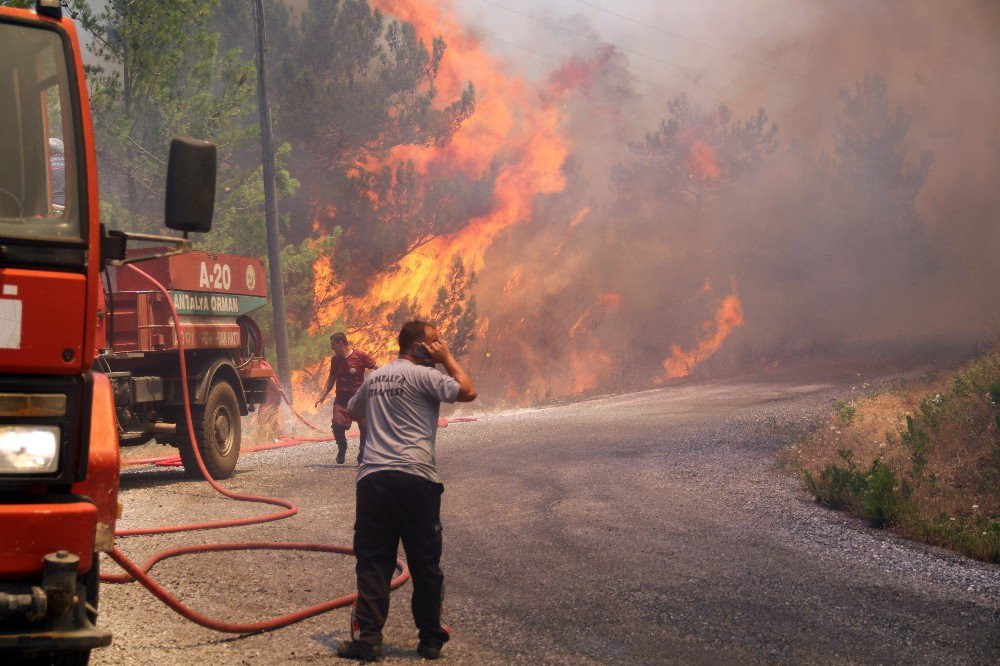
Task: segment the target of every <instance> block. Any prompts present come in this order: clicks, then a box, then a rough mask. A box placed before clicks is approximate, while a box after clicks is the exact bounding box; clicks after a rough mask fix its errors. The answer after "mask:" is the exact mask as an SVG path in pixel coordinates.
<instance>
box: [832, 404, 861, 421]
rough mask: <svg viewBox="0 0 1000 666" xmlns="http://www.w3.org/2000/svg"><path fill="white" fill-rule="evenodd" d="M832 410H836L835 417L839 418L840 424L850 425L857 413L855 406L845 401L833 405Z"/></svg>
mask: <svg viewBox="0 0 1000 666" xmlns="http://www.w3.org/2000/svg"><path fill="white" fill-rule="evenodd" d="M834 409H836V410H837V416H839V417H840V422H841V423H850V422H851V420H852V419H853V418H854V415H855V414H857V412H858V407H857V405H855V404H854V403H853V402H848V401H846V400H838V401H837V402H836V403H834Z"/></svg>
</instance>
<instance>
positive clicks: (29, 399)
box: [0, 0, 262, 664]
mask: <svg viewBox="0 0 1000 666" xmlns="http://www.w3.org/2000/svg"><path fill="white" fill-rule="evenodd" d="M170 153H171V154H170V161H169V164H168V176H167V190H166V225H167V226H168V227H170V228H172V229H176V230H179V231H184V232H185V235H186V234H187V232H191V231H206V230H207V229H208V228H209V226H210V225H211V217H212V207H213V205H214V196H215V148H214V146H212V145H211V144H206V143H204V142H196V141H189V140H187V141H175V142H174V143H173V144H172V145H171V151H170ZM97 193H98V184H97V170H96V164H95V151H94V140H93V131H92V127H91V120H90V111H89V108H88V98H87V89H86V85H85V80H84V70H83V65H82V62H81V60H80V50H79V45H78V42H77V37H76V34H75V32H74V29H73V25H72V22H71V21H70V20H69V19H68V18H63V17H62V14H61V9H60V2H59V0H38V5H37V6H36V10H35V11H27V10H17V9H10V8H3V7H0V663H3V664H7V663H15V662H16V661H21V662H22V663H25V662H26V663H46V664H50V663H67V664H77V663H86V661H87V660H88V658H89V653H90V650H91V648H95V647H100V646H103V645H108V644H109V643H110V641H111V635H110V633H109V632H107V631H106V630H102V629H100V628H98V627H97V626H95V620H96V615H97V610H96V606H97V586H98V572H97V569H98V567H97V563H98V558H97V553H99V552H102V551H104V552H106V551H109V550H110V549H111V548H112V547H113V545H114V529H115V521H116V519H117V516H118V512H119V504H118V472H119V456H118V436H119V430H118V424H117V420H116V417H115V407H116V404H118V403H121V396H120V393H119V395H116V391H115V389H114V386H116V385H119V384H121V379H122V375H116V374H115V373H119V372H129V370H128V369H121V368H122V367H125V365H126V364H127V363H128V362H129V361H128V359H127V358H125V357H124V356H123V355H127V354H128V353H130V352H129V351H128V350H126V349H125V347H126V346H127V345H126V344H125V343H124V342H122V343H121V345H122V346H121V348H119V344H118V342H117V340H118V337H117V334H116V335H114V336H112V337H113V344H109V343H108V342H107V341H105V342H103V343H102V342H100V341H98V339H97V331H98V313H99V309H100V295H101V291H102V290H101V268H102V266H103V265H104V263H105V261H106V260H107V259H108V258H109V257H114V258H118V259H124V258H125V252H124V245H125V241H126V240H127V238H128V236H127V235H126V234H112V233H104V231H103V229H102V227H101V225H100V223H99V206H98V199H97ZM204 260H205V261H206V266H205V268H206V270H208V271H209V272H210V277H214V275H213V274H214V271H215V268H214V266H210V265H208V263H207V262H208V261H209V258H207V257H205V258H204ZM195 261H197V260H195ZM166 264H167V269H168V271H169V270H170V269H171V266H170V262H169V260H168V261H167V262H166ZM198 268H199V270H200V268H201V267H200V266H199V267H198ZM125 270H127V268H122V269H119V276H118V277H119V279H121V280H122V281H125V280H126V278H125V276H124V275H123V274H122V273H123V271H125ZM220 270H221V269H220ZM230 270H232V268H231V269H230ZM232 278H233V279H234V280H235V279H236V275H235V274H234V275H233V276H232ZM259 278H260V276H256V275H255V277H254V279H255V280H256V279H259ZM223 279H224V278H223ZM261 281H262V280H261ZM173 286H174V288H182V287H183V285H180V284H177V283H175V284H174V285H173ZM144 291H149V288H148V287H146V286H140V285H136V287H135V289H134V292H133V293H132V294H131V295H126V294H124V293H122V294H119V295H116V296H114V297H113V300H114V301H115V304H118V305H119V307H118V309H117V310H116V311H114V313H113V314H112V315H111V316H110V322H112V324H111V325H113V324H114V323H117V322H120V323H119V327H120V329H119V330H120V331H121V332H122V333H123V335H124V331H125V329H129V330H130V331H131V333H132V334H133V335H134V337H137V338H138V339H139V340H140V342H138V343H135V344H134V346H135V347H136V353H139V352H142V351H145V350H146V349H147V347H148V348H149V350H150V351H152V352H156V351H157V350H158V349H160V347H164V348H166V347H169V346H170V344H171V340H170V337H169V335H168V334H167V333H166V332H165V331H163V330H162V329H156V328H143V326H145V324H144V323H142V322H143V320H142V319H141V318H142V317H143V316H146V315H145V314H143V312H146V313H148V312H150V311H152V312H153V314H154V319H155V318H156V317H160V316H162V314H161V315H157V314H156V307H157V303H155V299H154V298H151V297H149V296H148V295H146V296H144V295H143V292H144ZM192 293H197V290H193V291H192ZM143 300H144V301H145V304H144V305H143V304H140V301H143ZM127 307H132V312H134V319H133V320H132V323H131V324H130V323H128V322H129V321H130V320H129V317H130V316H133V315H130V314H127V313H126V308H127ZM144 307H145V308H146V310H145V311H144V310H143V308H144ZM210 307H211V304H210ZM194 309H195V310H197V308H194ZM191 316H192V317H197V316H198V315H197V314H192V315H191ZM104 323H105V326H107V325H108V318H107V317H106V318H105V322H104ZM189 323H190V325H189V326H188V329H186V330H187V331H189V332H190V334H191V335H193V336H194V342H195V344H194V346H195V347H198V346H199V342H200V339H199V336H201V335H202V333H201V329H199V325H198V322H197V321H196V320H191V321H190V322H189ZM223 328H225V329H226V331H227V333H224V334H223V333H219V334H218V335H220V336H223V335H224V336H228V337H227V338H226V340H227V341H229V342H234V343H235V342H236V330H237V329H238V330H239V331H240V332H242V331H244V330H247V331H249V333H248V336H249V335H250V334H252V330H251V328H241V327H240V325H239V323H238V322H237V323H236V328H233V326H231V325H225V326H223ZM185 335H186V333H185ZM143 336H145V338H143ZM122 339H123V340H124V337H123V338H122ZM216 341H218V339H216ZM242 342H243V341H242V338H241V341H240V344H242ZM240 344H237V345H235V346H232V347H230V349H231V350H235V351H234V352H233V353H234V358H242V359H243V360H241V361H239V362H240V363H242V362H243V361H245V360H246V358H245V356H239V348H240ZM248 344H249V343H248ZM99 346H100V347H103V348H106V349H107V351H108V352H109V353H108V355H107V356H108V358H107V359H106V360H107V363H104V361H102V362H101V363H100V365H99V366H97V367H95V366H94V358H95V349H97V348H98V347H99ZM195 351H197V350H195ZM250 356H253V355H252V354H251V355H250ZM119 362H120V363H121V364H122V365H121V366H118V365H116V363H119ZM252 367H253V366H252V364H248V365H246V366H244V367H242V368H238V370H240V371H242V372H243V375H240V377H241V380H242V378H243V377H249V376H250V374H252V372H253V371H251V373H248V368H252ZM258 369H259V367H258ZM226 373H227V371H226V370H223V369H222V367H221V366H220V367H217V368H216V369H215V370H214V372H213V371H212V370H211V368H209V369H205V368H202V370H201V372H200V374H199V377H198V379H197V380H196V381H197V382H198V389H199V390H200V391H202V400H203V401H202V403H201V407H199V409H203V410H204V408H205V406H207V405H210V404H211V403H212V401H213V399H216V400H217V401H218V402H222V403H227V404H228V406H229V409H230V416H232V417H233V418H234V419H235V418H236V416H235V412H236V410H237V409H239V410H240V411H242V409H243V405H242V404H239V397H238V396H237V405H234V404H233V401H232V399H231V397H232V396H230V395H229V394H228V392H227V390H226V389H225V388H220V386H222V384H220V383H219V382H218V381H216V378H219V377H226V376H227V374H226ZM157 387H158V385H157V383H156V382H155V381H139V382H136V383H134V384H132V383H130V384H129V389H130V390H132V389H133V388H134V390H135V391H136V392H137V393H142V392H145V393H144V395H146V396H149V395H154V396H155V395H159V394H158V393H157ZM162 391H163V397H164V399H169V397H170V396H172V395H173V394H172V388H171V385H170V379H169V377H164V379H163V384H162ZM220 394H225V395H222V397H221V398H220V397H219V395H220ZM213 396H214V397H213ZM132 404H141V402H140V403H137V402H136V400H135V399H134V398H132ZM119 406H120V405H119ZM205 411H208V410H205ZM237 420H238V419H237ZM137 421H138V422H139V423H140V424H142V423H143V419H142V417H141V416H137ZM133 425H134V424H132V423H129V424H126V429H127V432H126V435H127V433H128V432H131V431H132V430H131V429H132V428H133ZM202 430H203V431H204V430H206V428H205V427H204V426H203V428H202Z"/></svg>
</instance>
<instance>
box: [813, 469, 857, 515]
mask: <svg viewBox="0 0 1000 666" xmlns="http://www.w3.org/2000/svg"><path fill="white" fill-rule="evenodd" d="M805 483H806V487H807V488H808V489H809V492H810V493H812V495H813V496H814V497H815V498H816V501H818V502H822V503H823V504H826V505H827V506H829V507H831V508H834V509H853V508H855V507H857V506H858V505H859V504H860V497H861V495H862V493H863V492H864V490H865V486H866V484H865V476H864V474H862V473H860V472H858V471H856V470H852V469H845V468H843V467H841V466H840V465H834V464H828V465H826V466H825V467H824V468H823V469H822V470H820V473H819V476H818V477H817V476H816V475H814V474H813V473H812V472H808V471H807V472H805Z"/></svg>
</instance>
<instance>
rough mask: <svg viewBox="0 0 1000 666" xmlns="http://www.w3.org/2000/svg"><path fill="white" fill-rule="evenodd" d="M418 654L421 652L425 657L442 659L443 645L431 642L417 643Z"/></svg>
mask: <svg viewBox="0 0 1000 666" xmlns="http://www.w3.org/2000/svg"><path fill="white" fill-rule="evenodd" d="M417 654H419V655H420V656H421V657H423V658H424V659H440V658H441V646H440V645H431V644H430V643H424V642H421V643H419V644H418V645H417Z"/></svg>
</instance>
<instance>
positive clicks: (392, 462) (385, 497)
mask: <svg viewBox="0 0 1000 666" xmlns="http://www.w3.org/2000/svg"><path fill="white" fill-rule="evenodd" d="M437 363H440V364H441V365H442V366H443V367H444V370H445V372H447V373H448V375H447V376H445V375H444V374H442V373H441V372H439V371H438V370H436V369H435V368H434V366H435V364H437ZM475 399H476V388H475V386H474V385H473V383H472V379H471V378H470V377H469V374H468V373H467V372H466V371H465V370H464V369H463V368H462V367H461V366H460V365H459V364H458V362H457V361H456V360H455V358H454V357H453V356H452V355H451V352H450V351H449V350H448V347H447V345H445V343H444V342H443V341H441V339H440V338H439V337H438V332H437V329H435V328H434V327H433V326H431V325H430V324H427V323H426V322H422V321H411V322H408V323H406V324H405V325H404V326H403V328H402V330H401V331H400V332H399V358H397V359H396V360H395V361H392V362H391V363H388V364H386V365H383V366H382V367H381V368H379V369H377V370H375V371H373V372H372V373H371V374H369V375H368V376H367V377H366V378H365V381H364V383H363V384H362V385H361V388H360V389H358V392H357V393H356V394H355V396H354V397H353V398H351V401H350V402H349V403H348V405H347V410H348V412H350V413H351V415H352V417H354V418H365V417H367V419H368V440H367V443H366V446H365V451H364V456H363V458H362V460H361V463H360V464H359V466H358V474H357V494H356V519H355V522H354V554H355V557H357V565H356V567H355V570H356V573H357V578H358V601H357V604H356V605H355V608H354V612H353V613H352V618H351V640H350V641H344V642H342V643H341V644H340V645H339V646H338V647H337V654H338V655H339V656H341V657H345V658H349V659H360V660H363V661H372V660H374V659H377V658H379V657H380V656H381V654H382V627H383V626H385V620H386V616H387V615H388V612H389V584H390V582H391V580H392V573H393V571H394V570H395V566H396V551H397V550H398V548H399V542H400V540H402V542H403V549H404V550H405V551H406V561H407V565H408V566H409V568H410V574H411V575H412V576H413V601H412V604H411V606H412V609H413V620H414V622H415V623H416V625H417V629H418V630H419V636H420V644H419V645H418V646H417V652H418V653H419V654H420V656H421V657H423V658H425V659H437V658H438V657H440V656H441V647H442V646H443V645H444V643H445V642H446V641H447V640H448V628H447V627H446V626H444V625H443V624H442V623H441V605H442V601H443V596H444V574H443V573H442V572H441V566H440V562H441V545H442V542H441V493H442V492H444V486H443V485H441V482H440V479H439V478H438V474H437V468H436V466H435V451H434V441H435V438H436V436H437V424H438V415H439V413H440V411H441V403H442V402H448V403H452V402H471V401H473V400H475Z"/></svg>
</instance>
